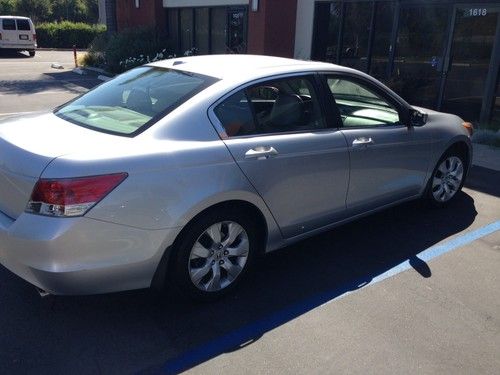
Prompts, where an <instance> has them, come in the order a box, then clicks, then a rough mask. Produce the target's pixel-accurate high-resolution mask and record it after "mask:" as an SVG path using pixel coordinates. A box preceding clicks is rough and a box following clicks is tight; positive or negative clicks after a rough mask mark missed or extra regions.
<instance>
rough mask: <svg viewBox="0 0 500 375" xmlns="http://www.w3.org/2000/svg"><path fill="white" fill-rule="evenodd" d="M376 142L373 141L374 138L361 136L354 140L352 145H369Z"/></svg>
mask: <svg viewBox="0 0 500 375" xmlns="http://www.w3.org/2000/svg"><path fill="white" fill-rule="evenodd" d="M374 143H375V142H373V139H371V138H370V137H359V138H356V139H355V140H354V141H352V147H361V146H368V145H372V144H374Z"/></svg>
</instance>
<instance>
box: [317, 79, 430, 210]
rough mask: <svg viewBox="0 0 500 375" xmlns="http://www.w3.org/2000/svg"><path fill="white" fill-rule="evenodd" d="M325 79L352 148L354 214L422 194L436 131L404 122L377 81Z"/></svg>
mask: <svg viewBox="0 0 500 375" xmlns="http://www.w3.org/2000/svg"><path fill="white" fill-rule="evenodd" d="M324 77H325V81H326V84H327V85H326V86H327V87H328V89H329V90H330V92H331V93H332V97H331V99H332V104H331V105H332V106H335V107H336V110H335V112H336V113H337V115H338V116H340V117H341V122H342V128H341V129H342V133H343V134H344V136H345V138H346V140H347V144H348V147H349V155H350V182H349V191H348V193H347V202H346V204H347V209H348V212H349V214H350V215H354V214H358V213H361V212H365V211H367V210H370V209H374V208H377V207H380V206H384V205H387V204H390V203H393V202H397V201H400V200H403V199H406V198H410V197H414V196H416V195H418V194H419V193H420V192H421V191H422V188H423V185H424V183H425V176H426V173H427V170H428V168H429V163H430V158H431V155H432V150H431V147H432V140H431V139H430V133H429V132H428V131H424V129H423V128H420V127H409V126H407V125H406V124H403V123H402V121H401V119H400V113H402V110H403V109H402V108H401V107H400V104H398V103H397V102H396V101H395V100H394V99H393V98H391V96H390V95H389V94H387V95H386V94H385V93H384V91H383V89H381V88H380V87H377V86H375V85H374V84H372V83H371V82H368V81H367V80H363V79H361V78H357V77H355V76H349V75H333V74H332V75H325V76H324Z"/></svg>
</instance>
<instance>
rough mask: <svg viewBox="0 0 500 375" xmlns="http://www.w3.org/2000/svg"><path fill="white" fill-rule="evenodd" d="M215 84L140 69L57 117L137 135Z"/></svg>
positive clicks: (199, 78) (171, 72) (206, 79)
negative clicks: (152, 122)
mask: <svg viewBox="0 0 500 375" xmlns="http://www.w3.org/2000/svg"><path fill="white" fill-rule="evenodd" d="M215 81H216V79H215V78H211V77H206V76H200V75H195V74H192V73H184V72H181V71H177V70H171V69H161V68H152V67H140V68H137V69H133V70H131V71H129V72H127V73H125V74H122V75H120V76H118V77H117V78H115V79H113V80H111V81H109V82H107V83H105V84H103V85H101V86H99V87H97V88H96V89H94V90H92V91H90V92H88V93H87V94H85V95H83V96H81V97H80V98H78V99H76V100H75V101H73V102H70V103H68V104H67V105H65V106H64V107H62V108H60V109H59V110H57V112H55V114H56V115H57V116H59V117H61V118H64V119H65V120H68V121H70V122H73V123H75V124H78V125H81V126H85V127H88V128H92V129H95V130H101V131H104V132H111V133H115V134H124V135H125V134H132V133H137V132H140V131H141V129H143V128H145V127H147V126H148V124H150V123H151V121H154V120H155V119H159V118H161V117H162V116H164V115H166V114H167V113H168V112H170V111H171V110H173V109H174V108H175V107H177V106H178V105H180V104H182V103H183V102H184V101H186V100H187V99H189V98H190V97H192V96H193V95H195V94H196V93H198V92H199V91H201V90H202V89H204V88H205V87H207V86H209V85H210V84H212V83H213V82H215Z"/></svg>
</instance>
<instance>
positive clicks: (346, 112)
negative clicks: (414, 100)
mask: <svg viewBox="0 0 500 375" xmlns="http://www.w3.org/2000/svg"><path fill="white" fill-rule="evenodd" d="M328 87H330V90H331V92H332V94H333V97H334V99H335V102H336V103H337V107H338V108H339V111H340V116H341V117H342V124H343V125H344V126H383V125H394V124H397V123H398V122H399V116H398V112H397V110H396V108H394V106H393V105H391V104H390V103H389V102H388V101H387V100H385V99H384V98H382V97H381V96H380V95H378V94H377V93H375V92H374V91H373V90H371V89H369V88H368V87H366V86H364V85H362V84H359V83H357V82H354V81H350V80H347V79H340V78H334V77H330V78H328Z"/></svg>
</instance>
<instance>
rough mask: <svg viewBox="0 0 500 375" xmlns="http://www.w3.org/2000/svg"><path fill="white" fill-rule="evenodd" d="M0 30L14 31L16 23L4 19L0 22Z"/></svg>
mask: <svg viewBox="0 0 500 375" xmlns="http://www.w3.org/2000/svg"><path fill="white" fill-rule="evenodd" d="M2 28H3V29H4V30H15V29H16V21H15V20H14V19H13V18H4V19H3V20H2Z"/></svg>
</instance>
